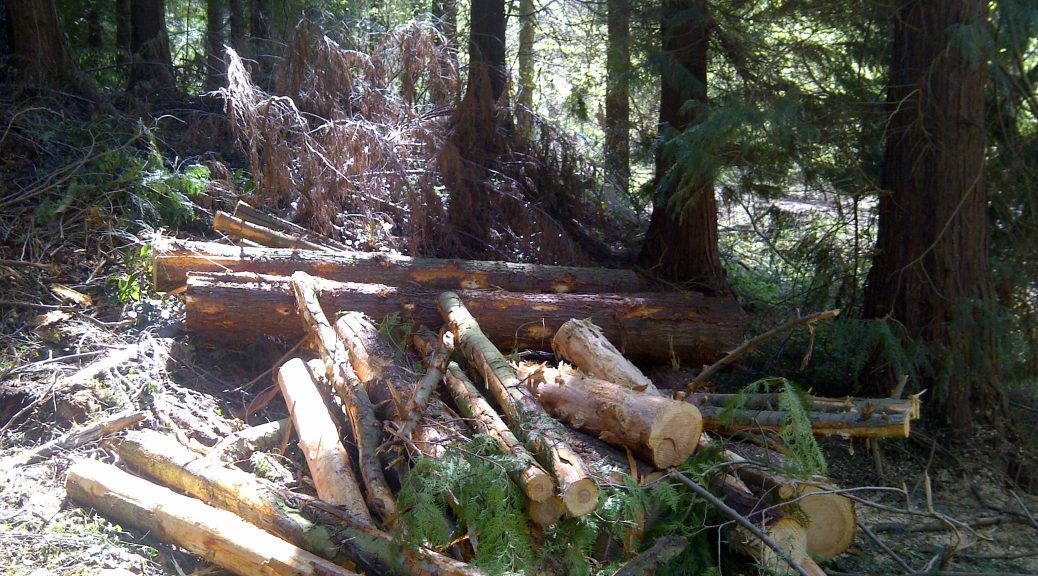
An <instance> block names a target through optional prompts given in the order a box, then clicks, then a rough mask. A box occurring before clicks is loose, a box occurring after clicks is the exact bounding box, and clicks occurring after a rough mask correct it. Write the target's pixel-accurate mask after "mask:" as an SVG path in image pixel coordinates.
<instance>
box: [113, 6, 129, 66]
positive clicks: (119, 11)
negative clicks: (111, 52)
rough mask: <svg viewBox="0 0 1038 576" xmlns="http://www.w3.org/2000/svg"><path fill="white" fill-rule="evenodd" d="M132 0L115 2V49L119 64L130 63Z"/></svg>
mask: <svg viewBox="0 0 1038 576" xmlns="http://www.w3.org/2000/svg"><path fill="white" fill-rule="evenodd" d="M130 13H131V11H130V0H115V48H116V51H117V52H118V54H119V59H118V61H119V63H121V64H125V63H128V62H129V61H130V36H131V32H130V28H131V26H130V20H131V18H130Z"/></svg>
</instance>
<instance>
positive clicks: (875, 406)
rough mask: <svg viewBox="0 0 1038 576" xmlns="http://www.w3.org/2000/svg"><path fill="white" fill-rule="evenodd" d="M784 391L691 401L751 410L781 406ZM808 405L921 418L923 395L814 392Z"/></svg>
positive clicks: (813, 408)
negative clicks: (827, 395)
mask: <svg viewBox="0 0 1038 576" xmlns="http://www.w3.org/2000/svg"><path fill="white" fill-rule="evenodd" d="M780 396H781V395H780V394H774V393H764V394H717V393H710V392H697V393H694V394H691V395H690V396H689V397H688V398H687V401H688V402H691V403H693V404H695V405H697V406H717V407H721V408H723V407H725V406H728V405H730V404H733V403H736V402H738V404H739V405H741V406H743V407H745V408H749V409H751V410H778V409H779V402H780V401H781V398H780ZM807 405H808V406H807V407H809V408H810V409H811V411H812V412H854V413H857V414H861V415H864V416H866V417H867V416H871V415H873V414H907V415H908V416H909V417H910V418H911V419H913V420H917V419H918V418H919V412H920V409H921V407H922V402H921V401H920V399H919V396H909V397H908V398H905V399H901V398H852V397H848V398H823V397H819V396H811V397H809V398H808V402H807Z"/></svg>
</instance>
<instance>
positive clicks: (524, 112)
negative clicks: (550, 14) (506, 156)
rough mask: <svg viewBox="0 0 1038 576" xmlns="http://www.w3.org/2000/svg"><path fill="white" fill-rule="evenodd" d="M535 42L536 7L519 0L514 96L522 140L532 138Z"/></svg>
mask: <svg viewBox="0 0 1038 576" xmlns="http://www.w3.org/2000/svg"><path fill="white" fill-rule="evenodd" d="M536 40H537V5H536V4H535V2H534V0H519V57H518V60H519V90H518V94H517V95H516V99H515V103H516V114H515V116H516V121H517V122H516V127H517V128H518V129H519V134H520V135H522V136H523V137H524V138H531V137H532V136H533V110H534V108H533V91H534V88H535V84H534V60H533V55H534V43H535V42H536Z"/></svg>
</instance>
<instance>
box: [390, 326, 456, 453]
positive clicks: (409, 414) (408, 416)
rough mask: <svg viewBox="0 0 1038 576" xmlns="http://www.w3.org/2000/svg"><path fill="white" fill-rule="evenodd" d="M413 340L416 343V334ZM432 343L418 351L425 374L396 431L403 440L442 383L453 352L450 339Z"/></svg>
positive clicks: (409, 433)
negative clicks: (426, 348)
mask: <svg viewBox="0 0 1038 576" xmlns="http://www.w3.org/2000/svg"><path fill="white" fill-rule="evenodd" d="M413 339H414V340H415V341H416V342H417V340H418V333H417V332H416V333H415V335H414V338H413ZM434 342H435V343H433V344H432V346H431V347H430V349H428V350H425V351H419V354H420V355H421V357H422V363H423V364H425V374H423V375H422V378H421V379H420V380H419V381H418V387H417V388H416V389H415V392H414V395H413V396H412V397H411V400H410V402H408V405H407V408H406V409H405V417H404V422H403V424H402V425H401V426H400V430H398V434H399V435H400V436H401V437H403V438H410V437H411V432H413V431H414V429H415V428H416V427H417V426H418V422H419V421H420V420H421V419H422V413H423V412H425V406H426V404H428V403H429V398H430V397H431V396H432V394H433V391H435V390H436V387H437V386H439V385H440V382H442V381H443V378H444V373H445V372H446V370H447V363H448V362H449V361H450V357H451V354H452V353H453V352H454V342H453V340H451V339H450V338H435V339H434Z"/></svg>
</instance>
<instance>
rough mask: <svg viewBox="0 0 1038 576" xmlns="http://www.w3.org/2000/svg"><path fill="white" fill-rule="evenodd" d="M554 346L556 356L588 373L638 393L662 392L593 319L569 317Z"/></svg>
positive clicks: (552, 345) (555, 338)
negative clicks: (572, 318)
mask: <svg viewBox="0 0 1038 576" xmlns="http://www.w3.org/2000/svg"><path fill="white" fill-rule="evenodd" d="M551 349H552V350H553V351H554V352H555V355H556V356H557V357H559V358H562V359H565V360H567V361H568V362H570V363H572V364H573V365H574V366H576V367H577V368H580V369H581V370H582V371H584V372H585V373H586V374H588V375H589V376H594V377H595V378H600V379H602V380H608V381H609V382H612V383H613V384H617V385H619V386H623V387H624V388H630V389H631V390H634V391H635V392H648V393H649V394H659V390H657V389H656V386H655V385H653V383H652V380H649V379H648V378H647V377H646V376H645V374H642V371H641V370H639V369H638V368H637V367H636V366H635V365H634V364H631V362H630V360H628V359H626V358H624V357H623V355H622V354H620V351H619V350H617V349H616V347H615V346H613V344H612V342H610V341H609V339H608V338H606V337H605V335H604V334H603V333H602V329H601V328H599V327H598V326H595V324H594V323H593V322H591V321H590V320H570V321H568V322H566V323H565V324H563V325H562V326H561V327H559V330H558V331H557V332H555V337H554V338H552V340H551Z"/></svg>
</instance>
